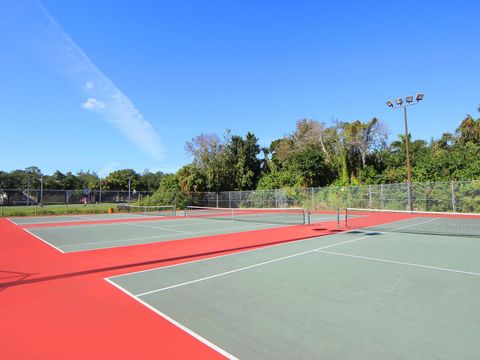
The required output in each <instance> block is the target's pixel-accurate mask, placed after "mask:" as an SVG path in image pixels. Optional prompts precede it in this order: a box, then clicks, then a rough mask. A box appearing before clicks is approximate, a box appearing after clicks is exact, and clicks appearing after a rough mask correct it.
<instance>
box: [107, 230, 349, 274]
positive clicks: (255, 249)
mask: <svg viewBox="0 0 480 360" xmlns="http://www.w3.org/2000/svg"><path fill="white" fill-rule="evenodd" d="M340 234H342V233H340ZM340 234H327V235H319V236H316V237H313V238H311V237H309V238H306V239H301V240H295V241H294V242H295V243H299V242H306V241H313V240H318V238H322V240H323V239H324V238H328V236H333V235H340ZM291 242H292V241H287V242H282V243H280V244H274V245H269V246H263V245H260V246H261V247H256V248H254V249H248V250H243V251H236V252H232V253H228V254H223V255H218V256H213V257H208V258H204V259H198V260H192V261H187V262H182V263H179V264H173V265H166V266H160V267H156V268H153V269H146V270H138V271H134V272H130V273H127V274H120V275H115V276H110V277H108V279H115V278H117V277H126V276H130V275H132V276H133V275H136V274H140V273H145V272H150V271H156V270H162V269H167V268H171V267H175V266H183V265H190V264H193V263H197V262H201V261H209V260H215V259H219V258H223V257H227V256H234V255H238V254H244V253H249V252H253V251H261V250H265V249H269V248H276V247H280V246H285V245H289V244H290V243H291ZM226 251H228V250H226Z"/></svg>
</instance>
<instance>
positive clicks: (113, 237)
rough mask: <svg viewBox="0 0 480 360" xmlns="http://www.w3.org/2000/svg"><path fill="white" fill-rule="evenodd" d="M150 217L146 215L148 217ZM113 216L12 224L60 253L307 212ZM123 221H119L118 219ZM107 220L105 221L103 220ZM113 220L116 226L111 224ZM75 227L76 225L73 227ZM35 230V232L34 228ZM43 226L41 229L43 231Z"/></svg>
mask: <svg viewBox="0 0 480 360" xmlns="http://www.w3.org/2000/svg"><path fill="white" fill-rule="evenodd" d="M145 215H147V216H145ZM162 215H167V217H164V216H155V214H153V213H151V212H148V213H144V214H136V213H128V214H122V213H120V214H111V215H91V216H64V217H58V216H55V217H44V218H25V219H19V218H16V219H12V221H14V222H17V223H19V224H21V225H22V226H24V230H25V231H27V232H28V233H30V234H32V235H33V236H35V237H36V238H38V239H39V240H42V241H43V242H45V243H47V244H49V245H50V246H52V247H54V248H55V249H57V250H59V251H61V252H77V251H85V250H96V249H105V248H113V247H120V246H130V245H138V244H148V243H155V242H166V241H172V240H182V239H190V238H197V237H204V236H212V235H222V234H231V233H239V232H246V231H254V230H263V229H272V228H278V227H282V226H294V225H303V224H304V222H305V211H304V210H303V209H261V210H259V209H215V208H198V207H197V208H194V209H191V212H190V213H186V214H185V213H184V212H178V213H177V216H169V215H172V214H170V213H165V214H162ZM311 218H312V219H311V220H312V221H314V222H324V221H336V219H337V214H334V213H331V214H313V215H311ZM116 219H117V220H118V219H120V221H114V222H112V221H113V220H116ZM127 219H128V220H129V221H122V220H127ZM104 220H106V221H104ZM110 220H112V221H110ZM72 222H75V223H74V224H70V223H72ZM30 225H31V227H29V226H30ZM38 225H42V226H38Z"/></svg>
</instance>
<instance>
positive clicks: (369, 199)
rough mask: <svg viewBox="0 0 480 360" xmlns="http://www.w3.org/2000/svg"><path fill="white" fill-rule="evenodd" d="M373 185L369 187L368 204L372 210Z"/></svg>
mask: <svg viewBox="0 0 480 360" xmlns="http://www.w3.org/2000/svg"><path fill="white" fill-rule="evenodd" d="M372 202H373V199H372V185H368V204H369V206H370V209H371V208H372Z"/></svg>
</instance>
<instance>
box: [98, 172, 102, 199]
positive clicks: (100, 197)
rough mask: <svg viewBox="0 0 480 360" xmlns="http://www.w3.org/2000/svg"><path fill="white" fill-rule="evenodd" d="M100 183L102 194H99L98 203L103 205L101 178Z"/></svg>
mask: <svg viewBox="0 0 480 360" xmlns="http://www.w3.org/2000/svg"><path fill="white" fill-rule="evenodd" d="M98 182H99V184H100V192H99V194H98V203H99V204H101V203H102V179H101V178H100V180H99V181H98Z"/></svg>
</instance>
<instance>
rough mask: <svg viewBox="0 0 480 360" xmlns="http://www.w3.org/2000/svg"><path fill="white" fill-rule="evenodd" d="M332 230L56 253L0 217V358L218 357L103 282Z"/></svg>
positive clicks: (291, 230)
mask: <svg viewBox="0 0 480 360" xmlns="http://www.w3.org/2000/svg"><path fill="white" fill-rule="evenodd" d="M335 232H338V229H336V223H334V222H328V223H324V224H321V225H311V226H290V227H283V228H275V229H267V230H258V231H249V232H244V233H238V234H228V235H217V236H210V237H202V238H197V239H187V240H182V241H171V242H162V243H152V244H144V245H135V246H127V247H120V248H110V249H103V250H93V251H85V252H81V253H68V254H62V253H59V252H58V251H56V250H55V249H53V248H51V247H50V246H48V245H46V244H44V243H43V242H41V241H39V240H38V239H36V238H35V237H33V236H31V235H29V234H28V233H27V232H25V231H24V230H23V229H22V228H21V227H20V226H16V225H14V224H13V223H11V222H9V221H8V220H7V219H0V313H1V315H0V318H1V319H2V321H1V325H0V329H1V333H0V339H1V353H2V359H100V358H101V359H151V358H163V359H192V358H195V359H215V358H221V357H222V356H221V355H220V354H218V353H216V352H215V351H214V350H212V349H210V348H209V347H207V346H206V345H204V344H202V343H200V342H199V341H197V340H195V339H194V338H193V337H191V336H190V335H188V334H187V333H185V332H183V331H182V330H180V329H179V328H177V327H175V326H174V325H173V324H171V323H169V322H168V321H166V320H165V319H163V318H161V317H160V316H157V315H156V314H155V313H154V312H152V311H151V310H149V309H148V308H146V307H144V306H143V305H141V304H139V303H138V302H136V301H134V300H132V299H131V298H129V297H127V296H125V295H124V294H123V293H122V292H120V291H119V290H118V289H116V288H114V287H113V286H111V285H110V284H109V283H107V282H106V281H105V280H104V278H106V277H111V276H114V275H120V274H126V273H130V272H134V271H139V270H144V269H149V268H158V267H161V266H166V265H172V264H175V263H180V262H186V261H192V260H197V259H200V258H206V257H214V256H219V255H223V254H226V253H231V252H236V251H244V250H249V249H253V248H256V247H261V246H268V245H273V244H281V243H282V242H289V241H295V240H298V239H303V238H309V237H316V236H321V235H327V234H332V233H335Z"/></svg>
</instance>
